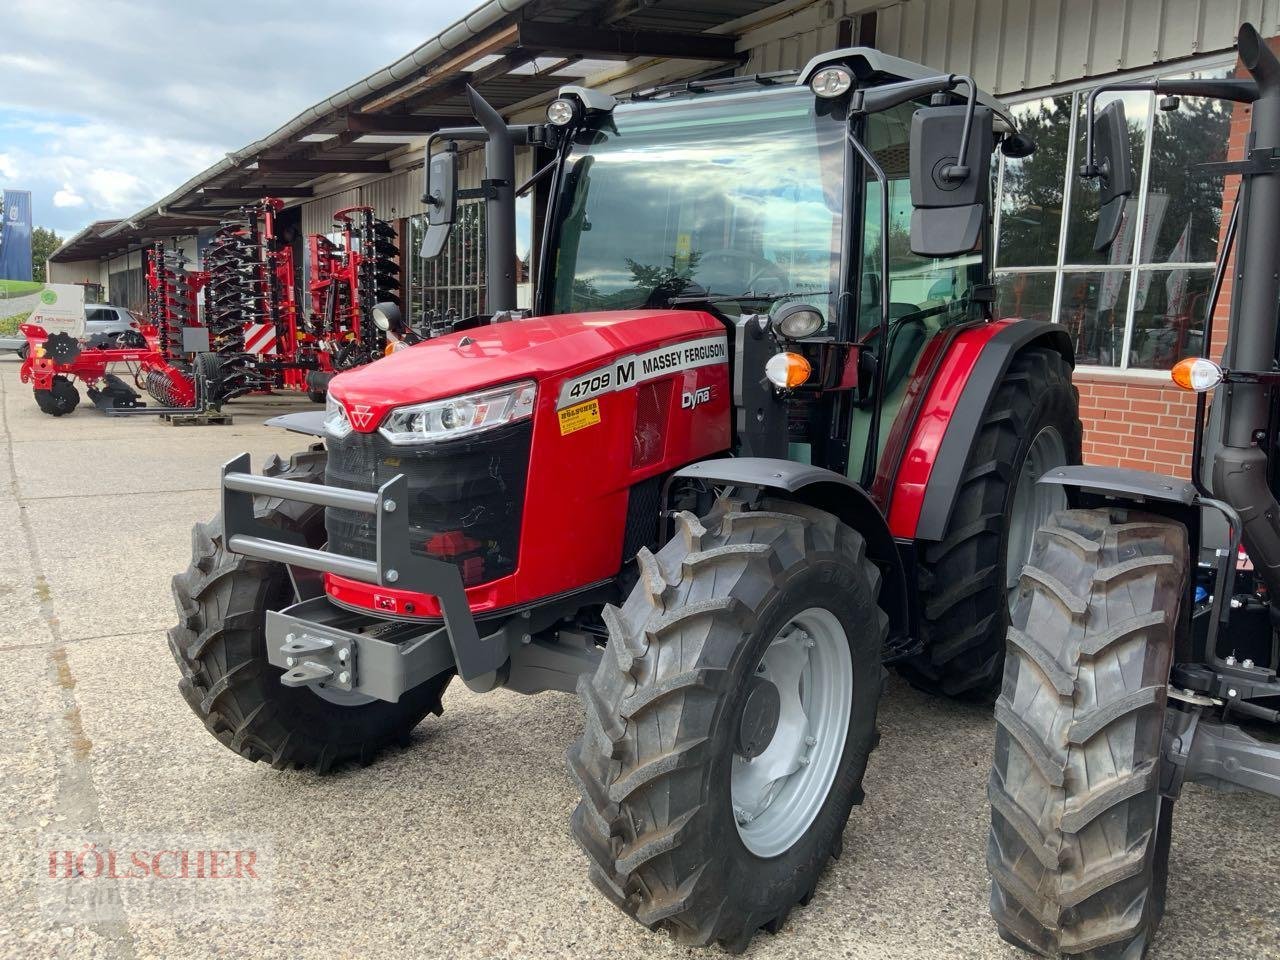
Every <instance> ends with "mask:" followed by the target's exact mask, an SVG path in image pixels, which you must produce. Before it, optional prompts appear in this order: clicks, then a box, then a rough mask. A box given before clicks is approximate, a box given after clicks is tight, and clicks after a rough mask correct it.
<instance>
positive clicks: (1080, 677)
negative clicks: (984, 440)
mask: <svg viewBox="0 0 1280 960" xmlns="http://www.w3.org/2000/svg"><path fill="white" fill-rule="evenodd" d="M1187 550H1188V545H1187V533H1186V529H1185V528H1184V527H1183V526H1182V525H1181V524H1178V523H1175V522H1172V521H1170V520H1166V519H1164V518H1162V517H1157V516H1153V515H1150V514H1142V513H1137V512H1126V511H1123V510H1106V509H1102V510H1068V511H1064V512H1062V513H1059V514H1057V515H1056V516H1055V517H1054V518H1053V520H1052V521H1051V523H1050V524H1049V525H1047V526H1045V527H1042V528H1041V529H1040V531H1039V532H1038V533H1037V534H1036V538H1035V547H1034V549H1033V551H1032V555H1031V560H1030V563H1029V564H1028V566H1027V567H1026V569H1025V572H1024V574H1023V578H1022V584H1021V588H1020V596H1019V600H1018V603H1017V605H1016V606H1015V608H1014V614H1013V625H1012V626H1011V628H1010V631H1009V648H1008V656H1007V657H1006V659H1005V668H1004V685H1003V689H1002V691H1001V694H1000V699H999V700H997V701H996V709H995V713H996V723H997V727H996V742H995V762H994V765H993V768H992V771H991V779H990V783H989V786H988V794H989V797H990V800H991V833H990V839H989V841H988V845H987V866H988V870H989V872H990V874H991V878H992V886H991V913H992V916H993V917H994V918H995V921H996V924H997V926H998V928H999V931H1000V936H1001V937H1002V938H1004V939H1005V940H1007V941H1008V942H1010V943H1013V944H1015V945H1017V946H1020V947H1022V948H1024V949H1027V950H1031V951H1033V952H1035V953H1039V954H1041V955H1043V956H1046V957H1057V956H1059V955H1061V954H1069V955H1070V956H1072V957H1080V958H1085V960H1139V958H1141V957H1142V956H1143V955H1144V954H1145V953H1146V950H1147V948H1148V947H1149V946H1150V943H1151V940H1152V937H1153V936H1154V934H1155V930H1156V926H1157V925H1158V924H1159V922H1160V918H1161V916H1162V914H1163V913H1164V895H1165V884H1166V880H1167V878H1168V868H1169V839H1170V830H1171V824H1172V813H1173V801H1172V800H1169V799H1166V798H1164V797H1162V796H1161V794H1160V782H1161V766H1162V763H1163V759H1162V741H1163V734H1164V716H1165V711H1166V694H1167V690H1168V681H1169V670H1170V666H1171V661H1172V658H1173V650H1174V642H1175V639H1176V633H1177V630H1178V629H1179V623H1180V619H1179V613H1180V607H1181V605H1182V601H1183V599H1184V597H1185V595H1186V581H1187V575H1188V566H1189V559H1188V553H1187Z"/></svg>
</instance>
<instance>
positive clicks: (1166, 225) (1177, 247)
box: [1142, 68, 1231, 263]
mask: <svg viewBox="0 0 1280 960" xmlns="http://www.w3.org/2000/svg"><path fill="white" fill-rule="evenodd" d="M1230 75H1231V71H1230V70H1229V69H1227V68H1222V69H1219V70H1205V71H1200V72H1198V73H1190V74H1187V75H1186V76H1187V77H1227V76H1230ZM1230 128H1231V107H1230V105H1228V104H1223V103H1220V102H1219V101H1216V100H1204V99H1201V98H1198V97H1183V98H1182V103H1181V105H1180V106H1179V108H1178V109H1177V110H1172V111H1168V112H1163V111H1158V112H1157V113H1156V122H1155V129H1154V130H1153V131H1152V135H1151V175H1150V180H1151V184H1150V189H1149V190H1148V191H1147V216H1146V219H1147V232H1148V234H1149V236H1150V241H1149V242H1147V243H1144V244H1143V250H1144V256H1143V257H1142V261H1143V262H1145V263H1212V262H1213V261H1214V260H1215V259H1216V258H1217V256H1218V233H1219V230H1220V229H1221V226H1222V177H1205V176H1200V175H1198V174H1197V173H1196V172H1195V170H1194V167H1195V166H1196V164H1200V163H1209V162H1216V161H1221V160H1225V159H1227V138H1228V136H1229V134H1230Z"/></svg>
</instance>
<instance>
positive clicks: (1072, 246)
mask: <svg viewBox="0 0 1280 960" xmlns="http://www.w3.org/2000/svg"><path fill="white" fill-rule="evenodd" d="M1150 99H1151V95H1150V94H1148V93H1134V92H1129V93H1117V94H1103V95H1102V96H1100V97H1098V102H1097V105H1096V107H1095V108H1094V109H1095V116H1096V115H1097V114H1100V113H1102V108H1103V107H1105V106H1106V105H1107V104H1109V103H1112V102H1114V101H1116V100H1123V101H1124V115H1125V120H1126V122H1127V123H1128V125H1129V154H1130V157H1131V159H1132V161H1133V182H1134V184H1135V185H1136V184H1138V183H1140V182H1141V181H1140V173H1141V171H1142V165H1143V154H1144V153H1145V152H1146V148H1147V113H1148V110H1149V102H1150ZM1087 100H1088V97H1087V96H1086V95H1085V94H1080V95H1079V96H1078V97H1077V98H1076V101H1077V106H1076V110H1077V113H1078V121H1077V124H1076V145H1075V157H1076V159H1075V161H1074V162H1073V163H1072V174H1073V176H1074V175H1075V172H1076V171H1077V170H1078V168H1079V166H1080V164H1081V163H1083V162H1084V154H1085V149H1084V146H1085V127H1086V126H1087V123H1086V118H1085V105H1086V101H1087ZM1137 228H1138V191H1137V190H1136V189H1135V190H1134V192H1133V194H1132V195H1130V196H1129V197H1128V199H1126V200H1125V203H1124V212H1123V214H1122V215H1121V219H1120V232H1119V233H1118V234H1117V235H1116V240H1115V243H1113V244H1112V245H1111V248H1110V249H1109V250H1105V251H1102V252H1101V253H1099V252H1098V251H1096V250H1094V249H1093V241H1094V236H1095V234H1096V233H1097V229H1098V181H1097V180H1084V179H1082V178H1080V177H1078V176H1077V177H1076V180H1075V183H1073V184H1072V185H1071V208H1070V211H1069V214H1068V217H1067V249H1066V256H1065V258H1064V261H1063V262H1064V263H1068V264H1076V263H1081V264H1085V263H1087V264H1094V263H1096V264H1116V265H1120V264H1129V263H1132V262H1133V253H1134V245H1135V243H1136V241H1137V232H1138V231H1137Z"/></svg>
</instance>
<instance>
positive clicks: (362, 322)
mask: <svg viewBox="0 0 1280 960" xmlns="http://www.w3.org/2000/svg"><path fill="white" fill-rule="evenodd" d="M333 221H334V232H335V234H336V237H335V238H333V239H331V238H330V237H326V236H323V235H321V234H312V235H311V236H310V237H308V238H307V243H308V249H309V254H310V256H309V267H310V275H309V277H308V282H307V289H308V293H309V295H310V298H311V313H310V317H309V321H308V324H307V330H308V332H309V334H310V335H311V337H312V338H313V340H314V342H316V343H317V344H318V349H317V358H318V360H319V363H318V365H317V368H316V370H315V372H314V373H311V374H309V375H308V377H307V384H308V392H309V393H310V395H311V396H312V399H315V400H320V401H323V400H324V393H325V389H326V387H327V385H328V382H329V380H330V379H331V378H332V377H333V375H334V373H336V372H339V371H342V370H349V369H351V368H353V367H358V366H362V365H363V364H366V363H371V362H372V361H374V360H377V359H378V358H379V357H381V356H382V355H383V354H384V353H385V352H386V347H387V336H386V331H385V330H383V329H382V328H380V327H379V326H378V324H377V323H376V322H375V321H374V317H373V308H374V307H375V306H376V305H377V304H379V303H397V302H398V292H399V290H400V277H399V274H400V264H399V256H400V248H399V245H398V244H397V241H396V232H395V228H394V227H392V226H391V224H389V223H387V222H386V221H385V220H381V219H379V218H378V217H377V216H375V215H374V210H373V208H372V207H367V206H361V207H346V208H344V209H342V210H338V211H336V212H335V213H334V215H333Z"/></svg>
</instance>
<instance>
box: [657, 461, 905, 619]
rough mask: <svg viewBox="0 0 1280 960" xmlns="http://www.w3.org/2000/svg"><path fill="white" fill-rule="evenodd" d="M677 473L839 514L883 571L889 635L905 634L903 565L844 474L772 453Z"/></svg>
mask: <svg viewBox="0 0 1280 960" xmlns="http://www.w3.org/2000/svg"><path fill="white" fill-rule="evenodd" d="M676 477H687V478H689V479H692V480H705V481H708V482H710V483H715V484H727V485H732V486H738V487H755V488H757V489H761V490H775V491H778V492H779V493H782V494H784V495H786V496H787V497H789V498H790V499H792V500H795V501H797V502H799V503H806V504H808V505H809V506H812V507H817V508H818V509H819V510H825V511H827V512H828V513H830V514H833V515H835V516H836V517H839V518H840V521H841V522H842V523H844V524H846V525H848V526H849V527H852V528H853V529H854V530H857V531H858V533H860V534H862V536H863V539H865V540H866V542H867V555H868V556H870V557H871V559H872V560H874V561H875V562H876V565H877V566H879V567H880V570H881V573H882V574H883V575H884V582H883V583H882V585H881V587H880V605H881V607H882V608H883V609H884V611H885V613H887V614H888V615H889V635H890V637H891V638H896V637H903V636H906V635H907V634H908V633H909V632H910V619H909V612H908V596H909V594H908V590H907V576H906V569H905V567H904V566H903V563H902V556H901V555H900V554H899V552H898V545H897V542H896V541H895V540H894V538H893V534H891V533H890V532H889V525H888V523H887V522H886V521H885V518H884V514H882V513H881V512H880V508H879V507H877V506H876V503H875V501H874V500H872V499H871V495H870V494H869V493H867V491H865V490H864V489H862V487H860V486H859V485H858V484H856V483H854V482H853V481H852V480H850V479H849V478H848V477H846V476H844V475H843V474H840V473H835V472H834V471H832V470H826V469H824V468H822V467H815V466H813V465H812V464H808V463H796V462H795V461H792V460H779V459H774V458H771V457H732V458H724V459H719V460H702V461H699V462H698V463H691V464H689V465H688V466H687V467H681V468H680V469H679V470H677V471H676V472H675V473H674V474H672V479H675V478H676Z"/></svg>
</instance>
